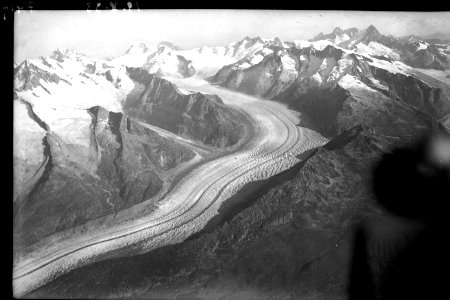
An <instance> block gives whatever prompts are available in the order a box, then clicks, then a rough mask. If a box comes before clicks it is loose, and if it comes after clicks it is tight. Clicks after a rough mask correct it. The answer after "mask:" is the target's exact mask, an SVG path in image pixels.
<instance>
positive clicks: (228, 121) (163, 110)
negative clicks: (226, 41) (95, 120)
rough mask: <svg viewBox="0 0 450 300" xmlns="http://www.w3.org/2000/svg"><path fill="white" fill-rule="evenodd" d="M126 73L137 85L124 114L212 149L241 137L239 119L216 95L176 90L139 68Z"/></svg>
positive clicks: (227, 144)
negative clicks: (197, 141)
mask: <svg viewBox="0 0 450 300" xmlns="http://www.w3.org/2000/svg"><path fill="white" fill-rule="evenodd" d="M127 72H128V74H129V76H130V78H131V79H132V80H134V81H135V82H137V83H138V85H137V88H136V90H135V91H132V92H131V93H130V94H129V95H128V98H127V99H126V102H125V103H124V104H123V110H124V112H125V113H127V114H128V115H130V116H132V117H135V118H137V119H139V120H142V121H145V122H147V123H149V124H152V125H155V126H158V127H160V128H163V129H166V130H169V131H171V132H173V133H175V134H179V135H185V136H187V137H191V138H194V139H196V140H199V141H201V142H203V143H205V144H207V145H212V146H215V147H228V146H232V145H234V144H236V143H237V142H238V141H239V139H240V138H241V137H242V135H243V126H244V125H243V124H242V122H241V119H242V116H241V115H240V113H238V112H237V111H234V110H232V109H231V108H229V107H226V106H225V105H224V104H223V102H222V100H221V99H220V98H219V97H218V96H216V95H207V94H206V95H204V94H201V93H194V92H189V91H183V90H180V89H179V88H177V87H176V86H175V85H174V84H172V83H170V82H169V81H167V80H165V79H163V78H160V77H158V76H156V75H153V74H149V73H148V72H146V71H144V70H143V69H140V68H127Z"/></svg>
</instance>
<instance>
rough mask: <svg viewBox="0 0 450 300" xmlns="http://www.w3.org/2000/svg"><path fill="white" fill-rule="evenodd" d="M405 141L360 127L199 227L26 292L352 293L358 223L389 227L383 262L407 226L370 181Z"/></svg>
mask: <svg viewBox="0 0 450 300" xmlns="http://www.w3.org/2000/svg"><path fill="white" fill-rule="evenodd" d="M398 143H399V141H398V139H395V138H389V137H385V136H379V135H374V133H373V131H372V130H370V129H363V128H362V127H360V126H357V127H355V128H353V129H351V130H350V131H346V132H344V133H343V134H342V135H340V136H338V137H337V138H335V139H333V140H332V141H330V142H329V143H328V144H326V145H325V146H323V147H321V148H319V149H316V150H313V151H311V152H310V153H307V154H304V155H303V158H304V161H302V162H301V163H299V164H298V165H297V166H295V167H294V168H292V169H290V170H288V171H286V172H283V173H281V174H279V175H276V176H274V177H272V178H270V179H268V180H265V181H261V182H256V183H253V184H250V185H248V186H247V187H245V188H244V190H243V191H241V192H240V194H239V195H238V196H237V198H238V199H234V200H233V202H237V206H239V205H240V202H241V203H242V202H247V203H248V204H246V205H244V206H243V207H241V208H240V209H239V210H234V211H233V209H231V211H233V213H232V214H228V215H227V217H226V219H224V220H222V222H219V223H216V224H215V226H212V227H209V228H208V229H207V230H205V231H204V232H203V233H202V234H199V235H197V236H195V237H192V238H190V239H188V240H187V241H185V242H183V243H181V244H178V245H174V246H169V247H164V248H161V249H157V250H155V251H151V252H149V253H147V254H144V255H139V256H136V257H130V258H122V259H113V260H109V261H104V262H100V263H96V264H93V265H91V266H87V267H83V268H81V269H79V270H75V271H73V272H71V273H69V274H67V275H65V276H62V277H60V278H58V279H57V280H55V281H54V282H52V283H50V284H48V285H46V286H44V287H42V288H40V289H39V290H37V291H35V292H33V293H31V294H30V295H28V296H31V297H58V296H61V295H65V296H66V297H67V296H68V297H95V298H97V297H101V298H103V297H106V298H107V297H133V298H134V297H146V298H149V297H150V298H163V299H169V298H173V297H175V296H178V297H182V298H196V299H210V298H224V299H236V298H252V299H256V298H258V299H269V298H272V297H274V296H276V297H280V296H282V297H286V298H289V299H290V298H299V297H312V298H320V299H322V298H333V299H345V297H346V294H347V286H348V281H347V278H348V275H349V265H350V264H349V263H350V259H351V253H352V238H351V233H352V228H353V226H354V225H355V224H358V223H359V222H360V221H361V220H362V219H366V220H371V221H370V222H371V224H372V225H371V226H372V227H371V228H372V230H373V231H374V232H375V233H377V232H380V231H384V232H383V233H382V234H379V233H378V235H379V236H380V237H381V240H378V239H375V240H374V242H372V246H371V247H372V248H371V249H372V250H371V251H372V253H373V255H374V257H375V261H376V262H377V263H380V264H382V263H383V262H384V261H383V257H386V253H389V251H390V250H389V248H386V245H389V240H383V238H384V239H390V238H394V237H397V236H398V233H399V231H398V228H401V225H399V222H398V220H396V219H395V218H392V217H389V216H388V215H386V214H384V213H382V212H381V211H380V210H379V209H378V208H377V207H376V206H375V205H374V199H373V195H372V193H371V190H370V184H369V182H370V180H371V177H370V172H371V168H372V166H373V165H374V163H376V162H377V160H378V159H379V157H380V155H381V154H382V153H384V152H385V151H389V149H390V147H391V146H392V145H396V144H397V145H398ZM228 210H230V208H228ZM222 213H223V214H226V211H222ZM386 232H389V234H385V233H386ZM81 274H83V275H81ZM76 286H83V289H76V288H75V287H76Z"/></svg>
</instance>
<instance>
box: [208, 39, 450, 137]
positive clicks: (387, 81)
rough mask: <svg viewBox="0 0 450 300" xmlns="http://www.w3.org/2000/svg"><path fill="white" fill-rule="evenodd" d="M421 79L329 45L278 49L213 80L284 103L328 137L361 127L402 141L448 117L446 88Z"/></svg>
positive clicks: (449, 105)
mask: <svg viewBox="0 0 450 300" xmlns="http://www.w3.org/2000/svg"><path fill="white" fill-rule="evenodd" d="M423 78H424V77H423V76H422V77H418V76H414V74H413V72H410V71H408V69H407V68H405V67H403V66H402V65H401V64H400V65H399V64H397V63H394V62H392V61H386V60H384V59H380V58H373V57H370V56H367V55H361V54H357V53H354V52H351V51H346V50H343V49H340V48H338V47H335V46H332V45H328V46H327V47H325V48H324V49H323V50H317V49H315V48H314V47H312V46H311V47H306V48H302V49H297V48H295V47H292V48H289V49H283V50H278V51H276V52H274V53H273V54H270V55H267V56H265V57H264V59H263V60H262V61H261V62H260V63H258V64H256V65H254V66H250V67H248V68H242V67H239V66H238V65H230V66H227V67H225V68H223V69H222V70H221V71H219V72H218V73H217V74H216V76H215V77H214V78H212V81H213V82H216V83H219V84H221V85H223V86H225V87H228V88H232V89H236V90H239V91H242V92H245V93H249V94H253V95H259V96H262V97H265V98H269V99H275V100H279V101H283V102H286V103H288V104H290V105H291V106H292V107H293V108H295V109H297V110H299V111H301V112H303V113H307V114H308V115H309V116H310V117H311V118H312V119H313V121H314V122H315V123H316V127H315V128H314V129H316V130H319V131H320V132H321V133H322V134H325V135H327V136H335V135H336V134H339V133H340V132H342V130H344V129H346V128H349V127H351V126H354V125H356V124H360V123H361V124H365V125H367V126H370V127H372V128H374V129H375V130H378V131H379V132H380V133H383V134H387V135H396V136H401V135H411V134H419V135H420V134H423V130H427V128H430V127H432V126H434V125H433V124H434V123H433V122H434V121H436V120H438V119H441V118H444V119H445V118H446V116H448V115H449V113H450V98H449V97H448V92H447V91H446V89H445V88H443V87H442V84H441V85H439V84H435V82H431V81H429V80H427V81H425V80H424V79H423ZM405 124H412V125H409V126H410V127H409V128H408V127H407V126H405Z"/></svg>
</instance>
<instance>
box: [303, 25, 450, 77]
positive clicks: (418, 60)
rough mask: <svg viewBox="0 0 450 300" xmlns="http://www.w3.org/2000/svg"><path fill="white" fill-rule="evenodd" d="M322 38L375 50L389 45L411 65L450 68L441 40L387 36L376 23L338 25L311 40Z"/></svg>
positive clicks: (392, 53) (335, 42)
mask: <svg viewBox="0 0 450 300" xmlns="http://www.w3.org/2000/svg"><path fill="white" fill-rule="evenodd" d="M347 33H349V34H347ZM321 40H328V41H330V42H332V43H333V44H335V45H337V46H339V47H342V48H346V49H358V51H370V52H372V53H373V52H377V50H379V49H380V48H384V47H387V48H388V51H389V52H391V55H390V56H392V57H397V59H400V60H402V61H403V62H404V63H406V64H408V65H410V66H412V67H417V68H429V69H438V70H448V69H450V57H449V55H448V53H445V52H444V51H442V49H441V48H440V47H439V43H440V41H437V42H438V43H434V42H433V41H431V40H429V42H425V41H423V40H421V39H420V38H419V37H416V36H408V37H403V38H396V37H393V36H391V35H389V36H386V35H383V34H381V33H380V32H379V31H378V30H377V29H376V28H375V26H373V25H371V26H369V27H367V28H366V29H364V30H361V31H359V30H357V29H356V28H349V29H346V30H342V29H341V28H339V27H337V28H335V29H334V30H333V32H332V33H330V34H326V35H324V34H323V33H321V34H319V35H317V36H316V37H315V38H313V39H312V40H311V41H321Z"/></svg>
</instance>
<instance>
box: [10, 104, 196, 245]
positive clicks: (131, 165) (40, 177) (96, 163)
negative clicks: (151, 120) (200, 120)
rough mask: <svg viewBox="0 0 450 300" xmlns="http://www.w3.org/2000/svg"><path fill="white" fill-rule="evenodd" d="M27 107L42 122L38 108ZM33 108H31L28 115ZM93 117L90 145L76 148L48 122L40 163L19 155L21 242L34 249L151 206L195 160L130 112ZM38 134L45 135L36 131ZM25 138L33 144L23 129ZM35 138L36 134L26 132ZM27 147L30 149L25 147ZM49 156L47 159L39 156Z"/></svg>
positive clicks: (100, 111) (98, 111)
mask: <svg viewBox="0 0 450 300" xmlns="http://www.w3.org/2000/svg"><path fill="white" fill-rule="evenodd" d="M15 102H17V103H16V105H17V107H20V106H21V105H26V106H27V109H28V112H29V114H30V115H31V116H32V117H30V119H28V122H30V123H32V122H33V121H38V120H40V119H38V117H37V116H36V115H35V114H34V112H33V110H32V108H31V105H29V104H26V102H25V101H23V100H15ZM20 109H25V108H20ZM86 114H87V115H90V118H91V124H90V125H89V126H88V128H87V130H88V135H89V136H88V139H89V140H88V144H87V145H81V144H73V143H71V142H70V141H67V140H66V139H65V138H64V137H61V136H60V135H58V134H57V133H55V132H54V131H52V129H51V127H49V126H48V125H47V124H46V123H45V122H43V121H42V120H41V121H40V124H37V125H40V126H41V128H42V130H40V131H39V130H34V132H39V135H37V134H35V135H34V136H36V143H38V141H37V140H38V139H39V138H42V139H41V140H40V142H41V145H39V147H37V148H36V149H32V150H31V151H33V153H35V157H36V160H37V159H38V158H39V160H38V161H39V163H38V164H33V163H30V162H29V157H32V156H30V155H27V156H26V158H25V159H24V158H23V157H21V155H20V154H21V153H20V151H22V152H23V149H22V148H21V147H20V146H21V145H20V144H19V145H16V146H17V148H16V149H17V150H18V152H19V153H17V152H16V153H15V157H14V162H15V164H16V165H18V166H22V168H17V169H16V170H17V171H18V172H17V173H16V176H17V178H24V179H28V180H27V184H23V179H22V181H20V180H19V181H16V189H15V190H16V191H17V194H18V195H20V197H18V198H16V199H15V211H14V215H15V219H14V229H15V235H16V238H15V241H16V242H17V245H18V246H27V245H30V244H32V243H34V242H36V241H37V240H39V239H40V238H42V237H44V236H47V235H50V234H52V233H55V232H57V231H61V230H64V229H67V228H72V227H74V226H77V225H80V224H83V223H85V222H86V221H88V220H92V219H95V218H98V217H101V216H104V215H106V214H112V213H116V212H117V211H119V210H122V209H124V208H127V207H130V206H133V205H135V204H137V203H140V202H142V201H145V200H148V199H151V198H152V197H153V196H155V195H156V194H157V193H158V192H159V191H160V190H161V189H162V187H163V185H164V184H165V181H166V177H167V175H168V174H169V173H170V171H171V170H172V169H174V168H175V167H177V166H179V165H181V164H183V163H184V162H187V161H189V160H191V159H192V158H193V157H194V156H195V153H194V152H193V151H192V150H190V149H189V148H187V147H186V146H183V145H180V144H178V143H176V142H174V141H172V140H168V139H166V138H163V137H161V136H159V135H158V134H157V133H156V132H154V131H152V130H150V129H148V128H146V127H144V126H143V125H141V124H139V123H136V121H134V120H132V119H130V118H129V117H126V116H124V115H123V114H122V113H114V112H109V111H107V110H105V109H104V108H102V107H98V106H96V107H92V108H90V109H88V110H87V111H86ZM34 128H36V129H37V126H36V125H35V126H34ZM17 131H18V132H16V136H17V139H27V141H28V140H29V139H28V136H23V135H22V134H21V130H20V129H17ZM26 131H28V129H26ZM23 142H26V141H24V140H23ZM39 151H41V152H39Z"/></svg>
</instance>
